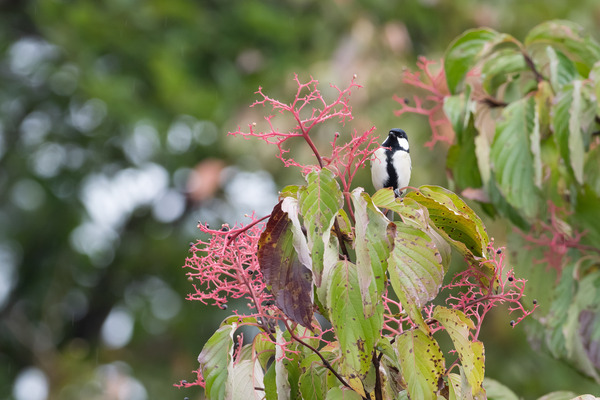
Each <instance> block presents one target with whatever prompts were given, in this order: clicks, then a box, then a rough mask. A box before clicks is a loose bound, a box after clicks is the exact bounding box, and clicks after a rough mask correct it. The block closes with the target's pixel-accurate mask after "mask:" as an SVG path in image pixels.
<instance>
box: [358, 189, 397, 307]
mask: <svg viewBox="0 0 600 400" xmlns="http://www.w3.org/2000/svg"><path fill="white" fill-rule="evenodd" d="M352 203H353V205H354V216H355V218H356V227H355V235H356V239H355V241H354V243H355V245H354V249H355V251H356V265H357V268H358V282H359V288H360V293H361V296H362V299H363V306H364V312H365V317H369V316H371V315H373V313H374V312H375V306H376V305H377V303H378V302H379V301H380V300H381V294H382V293H383V289H384V283H385V274H386V271H387V268H388V261H387V259H388V257H389V255H390V251H391V249H392V242H393V239H391V238H390V236H389V235H388V223H390V222H389V221H388V220H387V218H385V216H384V215H383V214H382V213H381V211H380V210H379V209H378V208H377V207H375V205H374V204H373V201H372V200H371V198H369V195H368V194H366V193H365V192H364V190H363V189H362V188H357V189H355V190H354V191H352ZM390 224H391V223H390ZM394 228H395V227H394Z"/></svg>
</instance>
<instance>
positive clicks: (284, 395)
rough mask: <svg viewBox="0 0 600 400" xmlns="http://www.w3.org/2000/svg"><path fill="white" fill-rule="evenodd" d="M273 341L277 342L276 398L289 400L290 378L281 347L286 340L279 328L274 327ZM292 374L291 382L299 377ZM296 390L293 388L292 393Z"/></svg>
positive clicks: (275, 363) (290, 390)
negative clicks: (295, 377)
mask: <svg viewBox="0 0 600 400" xmlns="http://www.w3.org/2000/svg"><path fill="white" fill-rule="evenodd" d="M275 335H276V337H275V340H276V341H277V344H278V345H277V346H275V362H274V363H273V364H274V365H275V387H276V388H277V397H278V398H279V400H289V399H290V397H291V392H292V389H291V388H292V386H291V382H290V376H289V374H288V370H287V368H286V364H287V363H286V361H288V360H287V359H286V358H285V357H284V356H285V353H284V350H283V346H284V343H285V342H286V340H285V339H284V337H283V331H282V330H281V329H280V328H279V326H275ZM296 368H297V367H296ZM291 372H292V374H291V375H292V376H291V378H292V380H293V378H294V376H297V375H299V372H298V371H295V372H296V374H294V373H293V372H294V371H291ZM295 390H296V386H294V391H295Z"/></svg>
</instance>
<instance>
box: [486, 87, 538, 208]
mask: <svg viewBox="0 0 600 400" xmlns="http://www.w3.org/2000/svg"><path fill="white" fill-rule="evenodd" d="M502 119H503V120H502V121H501V122H500V123H499V124H498V125H497V126H496V136H495V138H494V142H493V143H492V151H491V153H490V159H491V162H492V165H493V168H494V171H495V174H496V177H497V182H498V186H499V187H500V190H501V192H502V193H503V195H504V196H505V198H506V200H507V202H508V203H509V204H511V205H512V206H513V207H515V208H516V209H517V210H519V211H521V212H522V213H523V214H524V215H525V216H526V217H528V218H533V217H535V216H536V215H537V213H538V211H539V208H540V195H539V189H538V188H537V187H536V186H535V182H534V174H535V167H534V164H533V155H532V154H531V144H530V135H531V133H532V132H533V130H534V125H535V121H534V120H535V107H534V101H533V98H532V97H526V98H523V99H521V100H519V101H516V102H514V103H511V104H510V105H509V106H508V107H506V108H505V109H504V111H503V112H502Z"/></svg>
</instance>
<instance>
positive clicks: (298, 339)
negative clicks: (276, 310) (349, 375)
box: [283, 319, 369, 400]
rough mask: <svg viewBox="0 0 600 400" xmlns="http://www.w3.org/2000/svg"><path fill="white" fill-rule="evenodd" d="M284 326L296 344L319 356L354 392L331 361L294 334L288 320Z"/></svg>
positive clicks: (284, 322) (324, 364) (365, 399)
mask: <svg viewBox="0 0 600 400" xmlns="http://www.w3.org/2000/svg"><path fill="white" fill-rule="evenodd" d="M283 324H284V325H285V327H286V328H287V330H288V332H289V333H290V336H291V338H292V339H294V340H295V341H296V342H298V343H300V344H301V345H303V346H304V347H306V348H308V349H310V350H312V352H313V353H315V354H316V355H317V356H319V358H320V359H321V362H322V363H323V366H325V368H327V369H328V370H330V371H331V373H332V374H333V375H334V376H335V377H336V378H337V379H338V380H339V381H340V382H341V383H342V385H344V386H346V387H347V388H350V389H352V390H354V389H353V388H352V386H350V385H349V384H348V382H346V380H345V379H344V377H342V376H341V375H340V374H339V373H338V372H337V371H336V370H335V369H334V368H333V367H332V366H331V364H330V363H329V361H327V360H326V359H325V357H323V355H322V354H321V352H319V350H317V349H315V348H314V347H312V346H311V345H310V344H308V343H306V342H305V341H303V340H302V339H300V338H299V337H298V336H296V334H295V333H294V331H293V330H292V329H291V328H290V326H289V325H288V323H287V320H286V319H283ZM362 398H363V399H364V400H369V399H367V398H366V397H364V396H362Z"/></svg>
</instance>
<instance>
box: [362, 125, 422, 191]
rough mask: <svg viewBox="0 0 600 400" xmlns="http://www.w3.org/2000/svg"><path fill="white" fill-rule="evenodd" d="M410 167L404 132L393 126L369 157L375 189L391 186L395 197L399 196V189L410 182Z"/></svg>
mask: <svg viewBox="0 0 600 400" xmlns="http://www.w3.org/2000/svg"><path fill="white" fill-rule="evenodd" d="M411 169H412V166H411V162H410V154H409V147H408V137H407V136H406V132H404V131H403V130H402V129H397V128H394V129H392V130H391V131H390V133H389V134H388V137H387V139H385V140H384V141H383V143H382V144H381V147H380V148H379V149H377V150H376V151H375V153H373V158H372V159H371V179H372V180H373V186H375V190H379V189H382V188H387V187H391V188H392V189H394V194H395V195H396V197H400V196H401V195H402V194H403V193H402V192H401V191H400V189H402V188H403V187H406V186H408V183H409V182H410V172H411Z"/></svg>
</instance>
